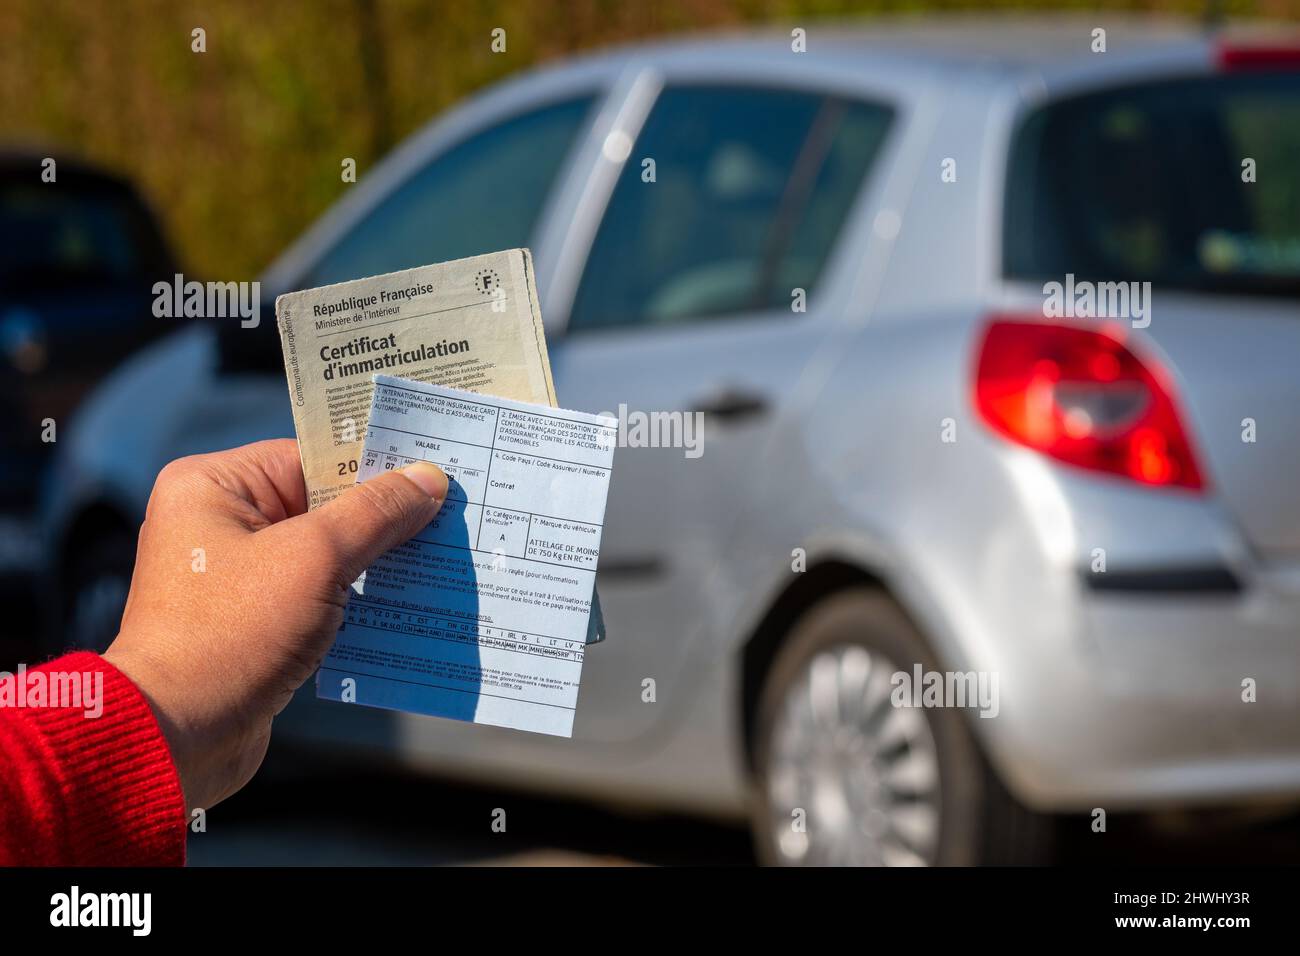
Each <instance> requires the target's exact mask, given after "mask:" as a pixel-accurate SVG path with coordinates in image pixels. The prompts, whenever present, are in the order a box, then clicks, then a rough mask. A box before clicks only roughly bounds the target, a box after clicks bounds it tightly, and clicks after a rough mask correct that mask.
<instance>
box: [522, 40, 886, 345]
mask: <svg viewBox="0 0 1300 956" xmlns="http://www.w3.org/2000/svg"><path fill="white" fill-rule="evenodd" d="M691 86H713V87H731V88H736V89H744V88H754V89H761V90H789V91H791V92H802V93H809V94H813V95H816V96H820V97H823V98H838V99H843V100H847V101H851V102H856V103H863V104H866V105H869V106H875V107H878V108H881V109H884V110H887V111H888V112H889V114H890V120H889V126H888V128H887V129H886V131H885V135H884V138H883V139H882V141H881V144H880V148H879V150H878V152H877V155H876V157H875V160H874V162H873V163H872V164H871V167H870V168H869V169H868V170H867V171H866V173H865V174H864V176H863V179H862V182H861V184H860V185H859V186H858V188H857V191H856V193H855V195H854V198H853V200H852V203H851V208H850V210H849V213H848V215H847V217H846V218H845V221H844V223H843V225H842V226H841V228H840V231H839V234H838V235H837V237H836V241H835V244H834V248H833V249H832V250H831V252H830V253H829V254H828V255H827V257H826V261H825V263H824V266H823V269H822V271H821V273H820V274H819V279H818V288H819V295H818V299H817V302H818V303H819V304H818V305H816V306H814V305H813V304H812V303H810V304H809V306H808V309H807V311H806V312H803V313H798V312H792V311H791V310H790V309H787V308H769V309H757V310H755V311H753V312H746V313H744V315H743V317H742V318H741V319H740V321H744V322H764V321H781V322H790V321H797V322H813V321H818V320H819V319H820V318H821V317H822V316H823V315H824V314H825V313H826V311H827V310H826V308H825V307H824V305H823V304H824V303H826V302H828V301H830V300H831V299H832V297H833V296H835V297H838V296H839V295H841V294H842V293H844V292H845V291H847V287H848V284H849V280H850V279H851V278H852V276H851V274H850V273H851V272H852V271H853V270H851V269H850V268H848V266H849V262H848V260H849V259H851V258H852V256H850V255H849V254H848V252H849V250H848V247H850V246H852V247H853V248H860V247H861V246H862V245H863V238H864V237H863V236H862V235H861V234H860V232H859V231H857V230H856V227H857V225H858V219H859V218H860V216H861V213H862V211H863V210H864V209H870V208H871V207H872V206H874V205H876V204H878V203H879V202H880V201H881V199H882V197H883V196H884V195H885V191H886V187H887V180H888V178H889V171H890V169H891V167H892V160H893V156H894V153H895V151H896V150H897V149H898V148H899V143H900V140H901V139H902V138H903V135H904V129H905V127H906V125H907V120H908V119H909V115H908V114H909V111H910V104H909V102H908V101H907V99H906V98H905V97H904V95H903V94H902V91H901V90H895V89H891V88H890V86H889V84H881V83H876V82H872V81H870V80H868V79H864V78H862V77H856V76H855V77H847V78H846V77H844V76H842V75H838V74H836V73H835V72H834V71H821V70H815V71H813V72H812V73H802V72H797V71H788V72H782V71H776V72H773V73H767V72H762V71H759V70H756V69H755V68H754V67H753V66H751V65H748V64H746V65H744V66H742V67H741V68H739V69H736V68H733V67H729V66H726V65H723V66H721V67H717V68H715V67H711V66H704V67H701V66H696V65H689V66H686V67H683V68H677V69H673V68H662V67H660V66H649V65H644V66H635V65H634V66H633V68H630V69H629V70H628V71H627V73H626V74H625V76H624V77H623V78H622V79H621V80H620V82H619V83H618V84H617V88H618V91H619V99H620V102H619V103H618V104H617V106H618V110H619V114H620V115H619V116H618V117H617V118H616V119H614V120H612V121H610V122H607V123H606V124H605V125H604V126H603V127H600V126H599V124H598V125H597V127H596V128H594V129H593V136H592V138H593V139H596V138H597V137H596V135H595V134H596V133H597V132H600V133H602V135H601V136H600V141H601V142H602V143H603V144H604V147H603V150H602V155H601V157H600V159H599V160H598V161H597V164H596V166H595V167H594V169H593V180H594V185H592V184H589V185H588V188H587V189H586V190H585V193H584V195H583V201H582V210H581V220H582V221H580V222H575V228H574V229H573V230H571V233H570V235H569V236H568V238H567V240H566V242H565V248H564V249H563V252H562V254H561V259H562V261H561V262H559V263H558V266H557V268H556V270H555V273H556V274H555V276H554V278H553V279H552V282H551V294H550V295H549V296H547V298H546V301H545V302H544V309H543V311H544V313H545V314H546V316H547V321H546V328H547V332H548V333H552V334H554V333H564V334H567V333H568V332H570V331H577V332H581V333H583V334H588V330H586V329H582V330H571V329H570V323H569V320H570V318H571V314H572V309H573V303H574V301H575V299H576V296H577V291H578V286H579V285H580V283H581V281H582V275H583V273H584V271H585V270H586V266H587V260H588V259H589V257H590V253H591V249H592V246H593V244H594V242H595V239H596V235H597V233H598V232H599V230H600V226H601V224H602V223H603V222H604V219H605V216H606V214H607V213H608V211H609V204H610V202H611V200H612V198H613V195H614V190H615V188H616V187H617V185H618V180H619V177H620V176H621V175H622V173H623V170H624V168H625V167H626V164H627V163H628V162H629V161H632V158H633V157H634V155H635V149H636V145H637V141H638V139H639V137H640V135H641V133H642V130H643V129H644V127H645V122H646V120H647V119H648V117H649V115H650V112H651V111H652V110H653V109H654V107H655V105H656V104H657V103H658V101H659V96H660V94H661V93H662V92H663V91H664V90H665V89H667V88H669V87H672V88H681V87H691ZM620 136H622V137H626V147H625V148H624V149H621V150H618V152H614V150H611V149H610V142H611V139H615V140H616V138H617V137H620ZM615 149H616V150H617V149H618V146H617V145H616V146H615ZM620 154H621V155H620ZM602 167H603V168H602ZM712 324H713V323H712V322H711V320H709V319H708V318H701V319H700V320H698V321H695V320H693V321H691V322H683V323H673V324H665V325H631V326H627V327H625V328H619V327H610V328H608V329H596V328H592V329H591V330H589V332H590V334H608V335H618V334H651V333H652V330H653V331H658V332H661V333H666V332H671V331H672V330H674V329H676V330H681V329H684V328H693V327H704V326H708V325H712Z"/></svg>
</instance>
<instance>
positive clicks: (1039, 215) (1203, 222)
mask: <svg viewBox="0 0 1300 956" xmlns="http://www.w3.org/2000/svg"><path fill="white" fill-rule="evenodd" d="M1297 157H1300V73H1250V74H1242V75H1223V76H1213V77H1198V78H1188V79H1181V80H1173V81H1162V82H1159V83H1151V84H1146V85H1141V86H1133V87H1126V88H1122V89H1116V90H1107V91H1105V92H1098V93H1091V94H1087V95H1083V96H1077V97H1073V98H1070V99H1064V100H1059V101H1056V102H1053V103H1050V104H1048V105H1046V106H1044V107H1042V108H1040V109H1038V110H1037V111H1035V112H1033V113H1032V114H1030V115H1029V116H1027V117H1026V118H1025V120H1024V121H1023V122H1022V123H1021V125H1020V127H1019V129H1018V130H1017V132H1016V134H1015V137H1014V140H1013V143H1012V149H1011V156H1010V163H1009V166H1008V179H1007V199H1006V216H1005V226H1004V239H1003V265H1004V272H1005V274H1006V275H1007V276H1008V277H1010V278H1020V279H1051V278H1056V279H1059V278H1060V277H1061V276H1063V275H1065V274H1067V273H1073V274H1074V275H1075V276H1076V277H1078V278H1090V279H1092V280H1094V281H1150V282H1151V283H1152V285H1153V286H1156V287H1164V288H1171V289H1180V290H1190V291H1203V292H1212V293H1225V294H1260V295H1274V296H1288V297H1298V296H1300V162H1297Z"/></svg>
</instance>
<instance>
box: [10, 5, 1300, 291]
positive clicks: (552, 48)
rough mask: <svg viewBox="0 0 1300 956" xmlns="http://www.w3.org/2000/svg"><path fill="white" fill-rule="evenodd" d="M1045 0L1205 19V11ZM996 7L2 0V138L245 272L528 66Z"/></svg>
mask: <svg viewBox="0 0 1300 956" xmlns="http://www.w3.org/2000/svg"><path fill="white" fill-rule="evenodd" d="M1211 2H1212V3H1213V2H1214V0H1211ZM1214 5H1215V6H1216V7H1217V8H1218V9H1219V10H1221V11H1222V12H1223V13H1224V14H1226V15H1227V16H1230V17H1243V18H1264V19H1297V18H1300V0H1220V2H1218V3H1216V4H1214ZM1050 6H1051V8H1052V9H1071V10H1076V11H1081V12H1082V11H1094V10H1096V11H1127V12H1130V13H1160V14H1183V15H1189V16H1200V15H1202V14H1203V13H1204V12H1205V7H1206V2H1205V0H1145V2H1142V0H1112V2H1103V3H1077V2H1070V0H1059V2H1055V3H1052V4H1051V5H1050ZM991 9H998V10H1034V9H1041V5H1040V4H1036V3H1026V2H1023V0H1021V2H1015V0H982V2H967V0H928V2H927V0H865V2H851V0H660V2H626V0H553V2H547V0H479V2H471V0H465V2H428V0H423V2H422V0H316V2H301V3H287V2H265V0H221V2H216V0H214V2H186V0H114V2H96V0H0V146H12V145H27V146H34V147H36V148H38V149H40V150H43V151H46V152H50V153H54V154H56V155H62V154H70V155H76V156H81V157H84V158H87V159H90V160H93V161H96V162H98V163H101V164H103V165H106V166H108V167H110V168H112V169H115V170H117V171H119V172H121V173H123V174H125V175H128V176H130V177H131V178H133V179H134V180H135V181H136V182H137V183H139V184H140V185H141V187H142V189H143V191H144V192H145V194H146V196H147V197H148V198H149V199H150V201H151V202H152V203H153V205H154V206H155V208H156V209H157V210H158V212H159V213H160V215H161V217H162V219H163V221H164V223H165V226H166V228H167V229H168V232H169V235H170V238H171V239H172V241H173V243H174V244H175V245H176V247H177V248H178V250H179V253H180V256H181V261H182V262H183V264H184V266H185V268H186V269H187V270H188V271H191V272H193V273H194V274H196V275H200V276H212V277H219V278H222V279H225V280H236V279H246V278H252V277H254V276H255V275H256V273H257V272H258V271H259V270H260V269H261V268H262V267H263V266H265V265H266V264H267V263H268V262H269V261H270V260H271V259H272V258H273V257H274V256H275V255H276V254H277V253H278V252H279V251H280V250H281V249H283V248H284V246H285V245H286V244H287V243H288V242H289V241H290V240H291V239H293V238H294V237H295V236H296V235H297V234H298V233H299V232H300V231H301V230H302V229H303V228H304V227H306V226H307V225H308V224H309V223H310V222H311V221H312V219H314V218H315V217H316V216H317V215H319V214H320V213H321V212H322V211H324V209H325V208H326V207H327V206H328V205H329V204H330V203H331V202H333V201H334V200H335V199H336V198H338V196H339V195H340V194H341V193H342V191H343V190H345V189H348V188H350V184H347V183H344V182H342V180H341V177H340V164H341V162H342V160H343V158H344V157H352V158H354V159H355V160H356V162H357V171H358V177H361V176H364V175H365V172H366V171H367V169H368V168H369V167H370V166H371V165H373V163H374V162H375V161H376V160H377V159H379V158H380V157H382V156H383V154H384V153H386V152H387V151H388V150H389V149H390V148H391V147H392V146H393V145H394V144H396V143H397V142H398V141H400V140H401V139H402V138H403V137H405V136H406V135H408V134H409V133H411V132H412V131H413V130H415V129H416V128H418V127H419V126H420V125H422V124H423V123H425V122H426V121H427V120H429V119H430V118H431V117H433V116H435V115H436V114H438V113H439V112H441V111H442V110H444V109H445V108H447V107H448V106H450V105H451V104H453V103H454V102H455V101H456V100H458V99H460V98H461V97H463V96H465V95H466V94H468V93H471V92H473V91H474V90H476V89H478V88H480V87H482V86H485V85H487V84H489V83H491V82H493V81H494V80H497V79H499V78H501V77H503V76H505V75H507V74H510V73H514V72H516V71H519V70H522V69H525V68H527V67H529V66H532V65H534V64H538V63H543V62H546V61H550V60H555V59H558V58H562V57H565V56H567V55H570V54H572V53H575V52H577V51H581V50H587V49H591V48H594V47H600V46H605V45H609V44H614V43H619V42H625V41H629V40H635V39H639V38H644V37H648V36H654V35H662V34H673V33H682V32H690V31H696V30H716V29H724V28H727V27H738V26H742V25H746V24H753V23H772V24H783V25H787V26H794V25H801V26H810V25H812V24H814V23H815V20H816V19H824V18H845V17H854V16H863V15H875V14H912V13H918V14H931V13H935V12H940V11H945V12H946V11H966V12H970V11H981V10H991ZM1099 25H1104V20H1099ZM195 27H202V28H204V29H205V30H206V31H207V52H206V53H202V54H198V53H194V52H191V31H192V30H193V29H194V28H195ZM497 27H501V28H504V29H505V30H506V36H507V48H506V52H505V53H499V54H498V53H493V52H492V50H491V32H492V30H493V29H494V28H497ZM810 33H811V31H810ZM811 39H812V42H815V33H812V35H811ZM42 155H44V152H43V153H42Z"/></svg>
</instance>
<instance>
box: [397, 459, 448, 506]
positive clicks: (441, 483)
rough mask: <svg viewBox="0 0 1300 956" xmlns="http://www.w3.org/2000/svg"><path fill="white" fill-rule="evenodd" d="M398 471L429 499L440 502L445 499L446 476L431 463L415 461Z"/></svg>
mask: <svg viewBox="0 0 1300 956" xmlns="http://www.w3.org/2000/svg"><path fill="white" fill-rule="evenodd" d="M400 471H401V472H402V474H404V475H405V476H406V477H407V478H409V479H411V481H412V482H414V484H415V486H416V487H417V488H419V489H420V490H421V491H423V492H424V493H425V494H426V495H428V496H429V497H430V498H433V499H435V500H437V501H442V500H443V499H444V498H446V497H447V475H446V474H445V473H444V472H443V470H442V469H441V468H439V467H438V466H437V465H435V464H433V462H429V461H417V462H415V463H414V464H410V465H407V466H406V467H405V468H402V469H400Z"/></svg>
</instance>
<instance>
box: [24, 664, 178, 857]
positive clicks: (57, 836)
mask: <svg viewBox="0 0 1300 956" xmlns="http://www.w3.org/2000/svg"><path fill="white" fill-rule="evenodd" d="M20 677H22V678H23V681H22V682H23V683H24V684H25V685H26V687H25V688H22V687H19V685H18V682H19V678H20ZM77 681H80V682H81V686H82V687H83V688H85V689H86V691H87V692H86V693H83V694H82V695H80V697H70V696H69V694H70V692H69V684H71V685H73V686H76V682H77ZM101 682H102V684H101ZM0 684H7V685H9V686H8V687H4V686H0V864H3V865H8V866H179V865H181V864H183V863H184V862H185V832H186V828H185V798H184V795H183V794H182V792H181V785H180V778H179V777H178V776H177V774H176V767H175V765H174V764H173V763H172V758H171V752H170V750H168V747H167V741H166V740H165V739H164V738H163V735H162V731H161V729H160V728H159V726H158V721H157V720H156V719H155V718H154V715H153V711H152V710H151V709H150V707H149V702H148V701H147V700H146V699H145V697H144V695H143V694H141V693H140V691H139V689H138V688H136V686H135V685H134V684H133V683H131V681H130V680H128V679H127V678H126V676H125V675H124V674H123V673H122V672H121V671H119V670H118V669H117V668H115V667H113V666H112V665H111V664H109V663H108V662H107V661H105V660H104V659H103V658H101V657H100V656H99V655H98V654H91V653H87V652H80V653H76V654H69V655H68V656H66V657H61V658H59V659H58V660H54V661H51V662H50V663H48V664H43V665H42V666H40V667H36V668H32V669H31V670H28V671H27V672H26V674H25V675H23V674H19V675H14V676H10V677H6V678H4V680H3V681H2V682H0ZM96 686H100V687H102V690H101V691H100V693H99V694H94V689H95V687H96ZM42 687H44V688H45V691H44V692H41V688H42ZM60 689H61V690H62V691H64V693H62V694H60V693H59V690H60ZM38 693H39V694H40V696H39V698H38V697H37V694H38ZM69 700H72V701H75V706H55V705H58V704H67V703H68V702H69ZM96 701H98V703H97V702H96ZM101 707H102V713H100V714H98V716H96V715H95V711H97V710H99V709H100V708H101Z"/></svg>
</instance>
